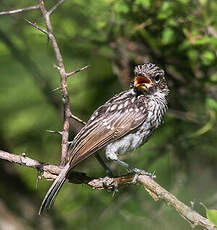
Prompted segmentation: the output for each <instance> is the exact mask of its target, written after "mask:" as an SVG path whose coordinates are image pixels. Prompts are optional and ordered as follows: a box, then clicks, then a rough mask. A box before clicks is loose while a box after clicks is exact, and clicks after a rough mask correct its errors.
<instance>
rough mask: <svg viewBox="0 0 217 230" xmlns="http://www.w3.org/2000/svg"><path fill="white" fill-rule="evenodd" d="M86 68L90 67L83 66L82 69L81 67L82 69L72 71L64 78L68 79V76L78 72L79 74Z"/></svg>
mask: <svg viewBox="0 0 217 230" xmlns="http://www.w3.org/2000/svg"><path fill="white" fill-rule="evenodd" d="M88 67H90V65H86V66H84V67H82V68H80V69H77V70H75V71H72V72H70V73H66V76H67V77H69V76H71V75H73V74H76V73H78V72H81V71H83V70H85V69H87V68H88Z"/></svg>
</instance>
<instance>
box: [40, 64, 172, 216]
mask: <svg viewBox="0 0 217 230" xmlns="http://www.w3.org/2000/svg"><path fill="white" fill-rule="evenodd" d="M168 94H169V88H168V85H167V81H166V78H165V72H164V70H163V69H161V68H159V67H158V66H156V65H155V64H152V63H145V64H141V65H137V66H135V68H134V78H133V80H132V82H131V84H130V87H129V89H128V90H125V91H122V92H121V93H119V94H117V95H115V96H113V97H112V98H111V99H109V100H108V101H107V102H106V103H105V104H103V105H102V106H100V107H99V108H98V109H96V111H95V112H94V113H93V114H92V115H91V116H90V118H89V120H88V121H87V123H86V125H85V126H84V127H83V128H82V129H81V130H80V132H79V133H78V134H77V135H76V136H75V138H74V140H73V141H72V142H71V145H70V147H69V152H68V156H69V159H67V163H66V164H65V166H64V167H63V169H62V170H61V172H60V174H59V175H58V176H57V178H56V179H55V180H54V182H53V184H52V185H51V187H50V188H49V190H48V192H47V194H46V195H45V197H44V199H43V201H42V204H41V206H40V209H39V215H40V214H41V213H44V212H46V211H47V210H48V209H49V208H50V207H51V204H52V203H53V200H54V198H55V196H56V195H57V193H58V192H59V190H60V189H61V187H62V185H63V184H64V182H65V180H66V178H67V174H68V173H69V171H70V170H71V169H73V168H74V167H75V166H76V165H78V164H79V163H80V162H81V161H83V160H84V159H86V158H88V157H90V156H91V155H92V154H94V153H96V152H97V151H98V150H100V149H102V148H105V155H106V157H107V159H109V160H113V161H115V162H117V163H118V164H120V165H122V166H124V167H127V168H128V169H130V170H131V171H133V172H135V173H136V174H137V175H138V174H141V173H142V174H146V172H145V171H144V170H141V169H138V168H135V167H133V166H131V165H129V164H128V163H126V162H125V161H122V160H120V158H119V155H121V154H124V153H127V152H129V151H132V150H135V149H136V148H138V147H139V146H141V145H143V144H144V143H145V142H147V141H148V140H149V138H150V137H151V135H152V134H153V133H154V131H155V130H156V129H157V128H158V127H159V126H160V124H161V123H162V121H163V117H164V115H165V113H166V110H167V107H168V106H167V96H168Z"/></svg>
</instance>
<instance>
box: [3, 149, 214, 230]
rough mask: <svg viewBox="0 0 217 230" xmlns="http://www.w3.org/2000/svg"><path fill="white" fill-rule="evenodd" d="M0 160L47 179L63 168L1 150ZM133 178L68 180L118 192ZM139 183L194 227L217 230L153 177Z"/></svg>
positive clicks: (77, 177) (77, 176) (80, 176)
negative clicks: (37, 173) (120, 187)
mask: <svg viewBox="0 0 217 230" xmlns="http://www.w3.org/2000/svg"><path fill="white" fill-rule="evenodd" d="M0 159H3V160H7V161H10V162H12V163H17V164H20V165H23V166H27V167H31V168H35V169H37V170H40V171H41V172H43V176H44V177H45V178H46V179H55V178H56V176H57V175H58V174H59V173H60V171H61V166H57V165H51V164H47V163H42V162H39V161H37V160H33V159H31V158H29V157H27V156H26V154H22V155H17V154H12V153H8V152H5V151H2V150H0ZM133 178H134V175H133V174H128V175H124V176H119V177H114V178H111V177H104V178H91V177H88V176H87V175H86V174H85V173H80V172H72V173H70V175H69V177H68V180H69V182H71V183H74V184H86V185H88V186H90V187H92V188H93V189H100V190H101V189H109V190H117V188H118V187H119V186H123V185H128V184H132V180H133ZM137 181H138V182H139V183H140V184H142V185H143V186H144V188H145V189H146V190H147V191H148V193H149V195H151V196H152V197H153V198H154V200H155V201H157V200H160V199H161V200H164V201H166V203H167V204H168V205H170V206H172V207H173V208H174V209H175V210H176V211H177V212H178V213H179V214H180V215H181V216H182V217H183V218H184V219H186V220H187V221H189V222H190V223H191V225H192V227H196V226H202V227H204V228H206V229H208V230H217V228H216V227H215V226H214V225H213V224H212V223H211V222H210V221H209V220H208V219H206V218H205V217H203V216H201V215H200V214H199V213H197V212H196V211H194V210H193V209H191V208H190V207H188V206H187V205H185V204H184V203H182V202H181V201H179V200H178V199H177V198H176V197H175V196H174V195H172V194H171V193H169V192H168V191H167V190H166V189H164V188H163V187H161V186H160V185H159V184H158V183H157V182H156V181H154V180H153V179H152V178H151V177H149V176H146V175H139V176H138V179H137Z"/></svg>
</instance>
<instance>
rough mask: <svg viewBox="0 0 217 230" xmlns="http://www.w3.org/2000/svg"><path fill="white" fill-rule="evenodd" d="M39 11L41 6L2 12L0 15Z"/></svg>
mask: <svg viewBox="0 0 217 230" xmlns="http://www.w3.org/2000/svg"><path fill="white" fill-rule="evenodd" d="M37 9H39V5H36V6H30V7H26V8H21V9H17V10H9V11H2V12H0V15H9V14H17V13H22V12H24V11H30V10H37Z"/></svg>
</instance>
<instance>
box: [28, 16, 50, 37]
mask: <svg viewBox="0 0 217 230" xmlns="http://www.w3.org/2000/svg"><path fill="white" fill-rule="evenodd" d="M24 20H25V21H26V22H27V23H29V24H30V25H32V26H33V27H35V28H36V29H38V30H40V31H41V32H42V33H45V34H46V35H48V32H47V31H46V30H45V29H43V28H42V27H40V26H38V25H37V24H36V22H30V21H29V20H27V19H24Z"/></svg>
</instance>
